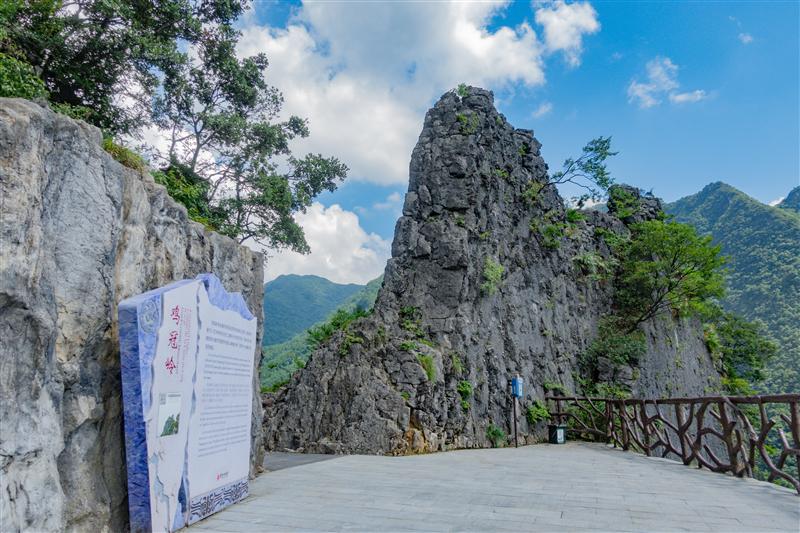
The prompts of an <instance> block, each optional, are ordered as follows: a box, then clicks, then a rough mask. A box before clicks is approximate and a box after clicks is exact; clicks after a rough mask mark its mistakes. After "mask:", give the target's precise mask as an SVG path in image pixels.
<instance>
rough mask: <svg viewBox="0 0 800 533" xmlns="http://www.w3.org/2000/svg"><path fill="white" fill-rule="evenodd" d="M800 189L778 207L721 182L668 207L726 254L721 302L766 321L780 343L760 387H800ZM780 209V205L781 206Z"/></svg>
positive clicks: (774, 389)
mask: <svg viewBox="0 0 800 533" xmlns="http://www.w3.org/2000/svg"><path fill="white" fill-rule="evenodd" d="M796 204H800V188H795V189H794V190H793V191H792V192H791V193H790V194H789V195H788V196H787V197H786V200H784V203H783V204H781V205H780V206H778V207H771V206H768V205H765V204H762V203H761V202H759V201H757V200H754V199H753V198H750V197H749V196H747V195H746V194H744V193H743V192H741V191H739V190H737V189H735V188H733V187H731V186H730V185H726V184H724V183H721V182H717V183H712V184H710V185H708V186H706V187H705V188H704V189H703V190H702V191H700V192H699V193H697V194H695V195H692V196H688V197H686V198H682V199H680V200H678V201H677V202H674V203H672V204H667V205H666V211H667V212H668V213H669V214H671V215H673V216H675V218H676V219H677V220H678V221H679V222H686V223H689V224H692V225H693V226H695V227H696V228H697V230H698V231H699V232H701V233H706V234H710V235H712V236H713V238H714V242H715V243H718V244H721V245H722V251H723V253H724V254H725V255H726V256H728V258H729V262H728V265H727V267H728V290H727V295H726V297H725V300H724V302H723V305H724V306H725V307H726V308H727V309H728V310H730V311H733V312H736V313H738V314H740V315H742V316H744V317H745V318H747V319H750V320H753V319H759V320H762V321H763V322H764V323H765V324H766V326H767V328H768V330H769V333H770V334H771V335H772V336H773V337H774V339H775V340H776V341H778V342H779V344H780V350H779V353H778V355H777V357H776V358H775V359H774V360H772V361H771V362H769V363H768V367H767V378H766V381H765V383H764V385H763V386H762V388H763V389H764V390H766V391H770V392H791V391H798V390H800V297H798V295H800V212H798V211H796V209H797V208H798V205H796ZM779 207H781V208H782V209H781V208H779Z"/></svg>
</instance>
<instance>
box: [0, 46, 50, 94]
mask: <svg viewBox="0 0 800 533" xmlns="http://www.w3.org/2000/svg"><path fill="white" fill-rule="evenodd" d="M46 96H47V90H46V89H45V88H44V83H43V82H42V80H40V79H39V78H38V77H37V76H36V73H35V72H34V71H33V68H32V67H31V66H30V65H28V64H27V63H24V62H22V61H20V60H18V59H14V58H13V57H11V56H7V55H6V54H2V53H0V97H6V98H27V99H29V100H32V99H34V98H42V97H46Z"/></svg>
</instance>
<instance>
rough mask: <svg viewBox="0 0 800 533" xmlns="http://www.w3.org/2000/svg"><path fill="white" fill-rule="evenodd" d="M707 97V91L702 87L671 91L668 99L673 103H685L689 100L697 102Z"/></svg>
mask: <svg viewBox="0 0 800 533" xmlns="http://www.w3.org/2000/svg"><path fill="white" fill-rule="evenodd" d="M706 98H708V93H706V92H705V91H704V90H702V89H697V90H696V91H689V92H686V93H672V94H670V95H669V101H670V102H672V103H673V104H685V103H690V102H699V101H700V100H705V99H706Z"/></svg>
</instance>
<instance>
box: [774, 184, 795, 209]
mask: <svg viewBox="0 0 800 533" xmlns="http://www.w3.org/2000/svg"><path fill="white" fill-rule="evenodd" d="M778 207H780V208H781V209H789V210H791V211H794V212H795V213H800V187H795V188H794V189H792V190H791V191H790V192H789V194H787V195H786V198H784V199H783V201H782V202H781V203H779V204H778Z"/></svg>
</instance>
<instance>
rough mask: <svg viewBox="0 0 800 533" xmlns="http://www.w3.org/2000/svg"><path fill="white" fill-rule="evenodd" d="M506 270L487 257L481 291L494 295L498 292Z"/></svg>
mask: <svg viewBox="0 0 800 533" xmlns="http://www.w3.org/2000/svg"><path fill="white" fill-rule="evenodd" d="M504 271H505V269H504V268H503V265H501V264H500V263H498V262H497V261H495V260H493V259H492V258H491V257H487V258H486V261H485V262H484V264H483V283H482V284H481V290H482V291H483V292H484V293H486V294H494V293H495V292H497V289H498V287H499V286H500V282H501V280H502V279H503V272H504Z"/></svg>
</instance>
